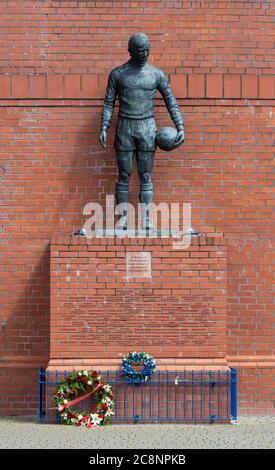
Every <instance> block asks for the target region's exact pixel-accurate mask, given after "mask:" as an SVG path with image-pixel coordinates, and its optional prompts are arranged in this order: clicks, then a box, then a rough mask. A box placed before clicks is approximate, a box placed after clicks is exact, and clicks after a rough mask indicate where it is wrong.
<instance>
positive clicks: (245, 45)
mask: <svg viewBox="0 0 275 470" xmlns="http://www.w3.org/2000/svg"><path fill="white" fill-rule="evenodd" d="M273 8H274V4H273V2H262V3H260V2H258V3H257V2H252V3H251V2H248V1H243V2H238V1H236V2H234V3H232V2H230V1H223V2H222V1H221V2H220V1H216V2H206V1H200V2H196V1H192V2H190V1H189V2H188V1H186V2H185V1H176V0H175V1H173V2H171V1H158V2H150V1H148V2H143V1H142V2H140V1H135V2H131V1H130V2H120V1H113V2H99V1H91V2H88V1H87V2H77V1H74V2H70V1H68V2H64V1H59V2H58V1H48V2H47V1H45V2H40V1H21V2H18V1H16V2H15V1H6V2H2V3H1V19H0V28H1V33H2V36H1V52H2V54H1V58H0V67H1V69H0V98H1V100H0V106H1V109H0V115H1V134H0V167H1V168H0V179H2V181H1V182H0V184H1V198H0V205H1V213H0V214H1V215H0V217H1V220H0V227H1V228H0V230H1V233H0V235H1V245H0V259H1V268H0V277H1V283H0V290H1V320H3V321H4V322H6V331H4V330H2V338H1V353H2V356H3V360H2V362H1V367H5V369H3V371H4V377H7V369H9V368H11V369H12V371H13V372H12V376H13V377H22V369H21V367H23V366H25V370H34V369H35V367H38V365H46V364H47V362H48V355H49V241H50V239H51V237H52V236H53V235H54V234H56V233H57V232H62V233H65V234H69V233H71V232H72V231H73V230H74V229H75V228H77V227H79V225H80V224H82V222H83V216H82V215H81V211H82V209H83V206H84V205H85V204H86V203H87V202H89V201H92V200H93V201H104V196H105V194H112V193H113V188H114V183H115V180H116V174H117V171H116V165H115V159H114V152H113V149H112V137H111V135H112V133H111V134H110V137H109V148H108V150H107V151H103V150H102V149H100V147H99V145H98V142H97V133H98V126H99V118H100V109H101V106H102V97H103V94H104V88H105V83H106V77H107V73H108V72H109V71H110V69H111V68H112V67H114V66H116V65H119V64H120V63H122V62H123V61H126V60H127V40H128V37H129V36H130V34H131V33H133V32H135V31H137V30H142V31H145V32H146V33H148V34H149V36H150V38H151V42H152V52H151V57H150V61H151V63H152V64H154V65H156V66H160V67H161V68H163V69H164V70H165V71H166V72H167V73H168V74H169V75H170V79H171V83H172V86H173V89H174V91H175V94H176V96H177V98H179V102H180V104H181V107H182V111H183V114H184V118H185V122H186V142H185V144H184V146H183V147H182V148H181V149H180V150H178V151H177V152H173V153H172V154H166V153H163V152H157V156H156V164H155V169H154V181H155V200H156V202H159V201H167V202H171V201H173V202H192V217H193V225H194V226H196V227H198V228H199V229H200V230H201V231H202V232H205V231H208V232H209V231H217V232H223V233H224V234H225V239H226V240H227V244H228V289H229V304H228V355H229V357H230V360H231V361H232V364H235V363H236V364H242V365H241V366H239V371H240V374H243V376H242V375H241V376H242V379H241V380H242V384H243V385H242V386H241V393H244V392H242V390H245V386H246V385H245V383H249V380H251V381H252V382H253V381H254V382H253V383H255V384H256V380H257V379H256V376H257V370H258V369H257V370H256V372H255V374H254V375H255V380H254V379H253V378H252V379H251V378H249V379H248V378H247V377H248V375H249V374H248V371H252V369H251V368H250V367H249V364H250V359H249V357H251V356H252V357H254V358H255V364H256V365H255V367H257V368H259V371H262V370H264V369H261V367H262V366H264V364H268V365H269V367H271V366H272V365H273V366H274V336H272V329H271V322H272V313H273V310H272V298H271V288H272V281H271V274H272V272H271V267H270V266H271V264H270V260H271V256H272V246H271V232H272V226H271V225H272V207H273V202H272V199H271V184H272V176H271V175H272V173H271V171H272V168H271V161H272V152H273V144H274V142H273V139H274V102H275V101H274V98H275V96H274V93H275V86H274V67H273V61H272V58H273V54H274V52H273V51H274V49H273V43H272V29H271V28H272V27H273V25H272V15H273V14H274V12H273ZM157 110H158V113H157V120H158V123H159V124H161V123H168V122H169V120H168V116H167V113H166V111H165V110H164V109H163V107H162V105H161V102H160V101H157ZM136 181H137V178H136V175H135V176H134V178H133V181H132V187H133V188H134V183H135V182H136ZM132 200H133V201H136V195H135V196H134V195H133V196H132ZM148 352H150V351H148ZM240 357H241V358H242V359H241V360H240ZM245 358H246V359H245ZM270 364H271V366H270ZM28 368H30V369H28ZM253 370H254V371H255V369H254V368H253ZM273 370H274V369H273ZM243 371H246V372H245V373H244V372H243ZM271 371H272V369H271V368H266V370H265V373H266V374H267V375H270V374H271ZM31 377H33V375H31ZM18 380H19V379H18ZM30 382H31V384H30V392H29V393H30V395H31V397H32V398H31V399H30V397H29V400H27V401H26V400H25V397H27V396H28V395H27V394H26V391H24V390H23V389H22V394H23V397H24V400H25V401H24V403H26V402H27V403H28V406H29V407H30V408H28V409H29V410H30V411H34V410H35V406H36V404H35V394H36V388H35V384H34V383H33V379H32V380H31V381H30ZM257 384H258V385H257V387H258V390H259V394H260V393H261V391H263V392H265V390H266V389H268V385H267V382H266V381H259V382H257ZM268 390H269V389H268ZM259 394H258V395H257V394H255V395H254V397H255V401H256V405H255V408H253V409H254V410H255V412H256V410H260V412H265V411H266V410H268V412H271V411H270V410H272V409H273V410H274V408H272V406H274V397H273V398H272V397H271V395H270V394H269V395H267V397H268V398H267V400H266V401H265V405H264V406H263V405H262V401H261V400H260V399H259ZM10 396H13V393H11V394H10ZM251 396H252V395H251ZM2 398H3V394H1V400H2ZM272 400H273V401H272ZM19 403H20V401H18V405H17V408H16V412H17V413H19V412H20V411H21V412H23V411H25V410H26V407H24V406H21V405H20V404H19ZM244 403H245V398H244V396H243V398H242V396H241V397H240V404H241V412H244V413H245V412H250V411H248V408H250V409H251V407H248V406H247V405H245V404H244ZM14 409H15V408H14ZM5 410H6V412H10V411H9V410H8V408H7V406H6V401H5V403H4V404H3V408H2V410H1V412H2V411H3V412H5Z"/></svg>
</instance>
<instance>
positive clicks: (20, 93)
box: [11, 76, 29, 98]
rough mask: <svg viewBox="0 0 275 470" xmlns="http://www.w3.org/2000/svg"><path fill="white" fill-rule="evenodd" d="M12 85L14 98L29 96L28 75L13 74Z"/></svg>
mask: <svg viewBox="0 0 275 470" xmlns="http://www.w3.org/2000/svg"><path fill="white" fill-rule="evenodd" d="M11 87H12V97H13V98H28V96H29V83H28V77H25V76H18V77H16V76H13V77H12V79H11Z"/></svg>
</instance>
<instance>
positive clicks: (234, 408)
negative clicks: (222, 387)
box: [230, 368, 237, 424]
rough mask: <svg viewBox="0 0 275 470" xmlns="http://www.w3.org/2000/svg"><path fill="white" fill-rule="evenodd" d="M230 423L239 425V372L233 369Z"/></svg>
mask: <svg viewBox="0 0 275 470" xmlns="http://www.w3.org/2000/svg"><path fill="white" fill-rule="evenodd" d="M230 423H231V424H237V371H236V369H233V368H231V410H230Z"/></svg>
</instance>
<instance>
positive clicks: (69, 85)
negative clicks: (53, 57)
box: [64, 74, 81, 98]
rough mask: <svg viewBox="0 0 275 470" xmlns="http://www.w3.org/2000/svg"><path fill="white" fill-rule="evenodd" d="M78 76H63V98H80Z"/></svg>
mask: <svg viewBox="0 0 275 470" xmlns="http://www.w3.org/2000/svg"><path fill="white" fill-rule="evenodd" d="M80 96H81V90H80V75H76V74H75V75H65V76H64V97H65V98H80Z"/></svg>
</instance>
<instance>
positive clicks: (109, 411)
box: [105, 409, 115, 416]
mask: <svg viewBox="0 0 275 470" xmlns="http://www.w3.org/2000/svg"><path fill="white" fill-rule="evenodd" d="M114 414H115V413H114V412H113V411H112V410H110V409H108V410H107V411H106V413H105V416H111V415H114Z"/></svg>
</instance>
